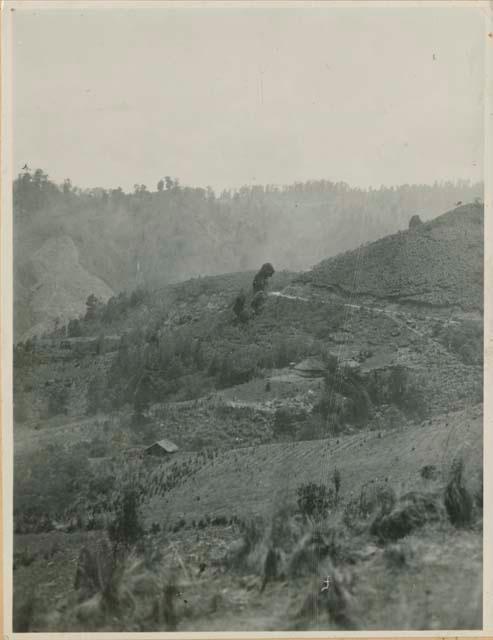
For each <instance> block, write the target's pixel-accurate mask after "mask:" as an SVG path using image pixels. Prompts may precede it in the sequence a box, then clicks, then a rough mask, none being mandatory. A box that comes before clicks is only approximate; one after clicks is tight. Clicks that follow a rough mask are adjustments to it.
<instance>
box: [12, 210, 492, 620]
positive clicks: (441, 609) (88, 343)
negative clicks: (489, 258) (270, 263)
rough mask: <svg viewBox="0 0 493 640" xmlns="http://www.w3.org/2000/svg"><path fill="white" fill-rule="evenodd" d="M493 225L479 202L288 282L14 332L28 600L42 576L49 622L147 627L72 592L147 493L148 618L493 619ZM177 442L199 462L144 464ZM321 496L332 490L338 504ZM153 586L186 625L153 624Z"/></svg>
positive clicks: (129, 303)
mask: <svg viewBox="0 0 493 640" xmlns="http://www.w3.org/2000/svg"><path fill="white" fill-rule="evenodd" d="M482 229H483V227H482V208H481V207H478V206H476V205H470V206H465V207H460V208H457V209H455V210H453V211H450V212H448V213H446V214H444V215H442V216H439V217H438V218H435V219H434V220H431V221H429V222H427V223H424V224H423V225H422V226H419V227H417V228H416V229H413V230H412V231H411V230H409V231H402V232H400V233H398V234H395V235H391V236H387V237H385V238H382V239H381V240H378V241H376V242H374V243H370V244H368V245H366V246H365V247H362V248H361V249H360V250H358V251H353V252H348V253H345V254H341V255H339V256H337V257H336V258H333V259H329V260H327V261H324V262H323V263H321V264H320V265H318V266H317V267H315V268H314V269H313V270H312V271H309V272H305V273H301V274H300V273H292V272H287V271H284V272H283V271H277V272H276V273H275V274H274V275H273V276H272V278H270V280H269V281H268V285H267V290H266V291H265V292H264V294H263V295H261V296H260V297H258V296H254V294H253V291H252V282H253V280H254V275H255V272H254V271H252V272H239V273H231V274H226V275H221V276H214V277H203V278H202V277H201V278H195V279H192V280H189V281H186V282H183V283H179V284H175V285H169V284H164V285H163V286H160V287H159V288H156V289H153V288H150V287H147V288H145V287H140V288H138V289H136V290H135V291H133V292H132V293H131V294H127V293H125V292H124V293H120V294H118V295H113V296H112V297H110V298H109V299H108V301H107V302H106V303H98V304H96V305H95V306H94V308H93V309H92V313H91V314H86V315H85V316H84V317H83V318H80V319H79V321H78V322H75V323H74V322H72V323H71V324H70V327H61V328H60V327H59V328H58V329H57V330H56V331H53V332H51V334H50V335H49V336H45V337H44V338H42V339H38V340H34V341H27V342H24V343H19V344H18V345H16V348H15V350H14V359H15V367H14V418H15V430H14V441H15V464H14V485H15V498H14V521H15V531H16V533H15V544H16V556H15V558H16V560H15V562H16V565H15V566H16V568H15V571H16V572H17V573H16V576H17V582H16V584H17V592H16V595H15V598H14V599H15V601H16V602H19V603H22V602H23V599H24V598H26V597H28V596H29V593H30V592H31V589H32V588H34V589H35V591H36V604H35V606H34V609H33V611H34V613H33V614H32V615H33V619H32V621H31V628H32V629H34V630H47V629H49V630H60V631H62V630H63V631H67V630H73V631H77V630H79V629H80V628H81V625H82V626H83V623H82V622H81V621H83V620H88V619H90V620H92V622H91V624H93V627H94V630H100V631H101V630H106V631H111V630H113V631H115V630H120V629H121V628H122V627H123V628H125V627H124V625H125V624H128V620H127V619H125V615H126V614H123V613H122V614H121V615H122V616H123V618H111V617H108V615H107V614H106V613H105V609H104V607H103V605H102V604H101V602H102V601H101V598H102V597H104V596H102V595H101V592H98V590H97V589H96V592H95V591H94V590H93V591H92V592H91V593H93V594H94V593H95V595H94V597H93V598H90V599H88V600H87V601H85V600H84V601H83V602H82V603H81V599H82V600H83V599H84V596H83V594H81V593H80V592H78V591H76V590H74V586H73V585H74V574H75V572H76V568H77V566H78V563H79V560H78V552H79V550H80V548H81V545H82V544H85V545H89V546H90V547H91V552H90V553H94V554H96V553H97V548H98V545H99V544H100V543H101V544H102V542H101V540H103V539H104V538H106V537H108V536H110V537H111V536H112V535H115V533H114V532H115V526H116V524H115V523H118V521H119V520H118V519H119V518H120V517H123V516H122V515H121V514H122V513H123V512H122V509H123V508H124V507H123V506H122V505H124V504H125V500H127V498H128V496H133V498H132V500H135V504H136V514H137V515H135V518H136V519H138V524H139V527H141V529H139V532H140V533H139V540H138V544H137V550H136V551H135V553H136V554H137V555H139V554H140V555H139V557H141V558H142V563H141V564H138V565H135V563H133V562H134V556H129V557H128V558H126V559H124V560H122V562H123V563H124V564H123V565H122V566H121V571H122V572H123V573H121V574H119V575H120V578H118V580H121V581H123V582H121V583H120V584H121V585H123V586H121V591H119V592H118V593H129V592H131V593H132V597H133V598H134V601H135V602H141V601H140V600H139V599H141V598H144V600H145V602H144V603H143V604H142V609H141V608H140V606H141V605H140V604H139V605H138V612H139V613H135V612H134V613H132V616H134V617H135V616H137V617H138V620H139V621H138V623H135V621H134V619H133V618H132V624H134V623H135V624H136V628H137V627H138V629H139V630H148V631H156V630H163V629H167V630H180V631H186V630H191V629H198V628H200V629H202V630H203V629H210V630H224V629H228V628H229V629H231V628H235V629H246V630H251V627H249V626H248V625H249V624H250V623H251V620H252V615H253V614H255V615H256V616H258V620H257V623H256V624H258V628H259V629H260V628H263V629H277V630H278V629H279V628H287V629H289V630H297V629H301V628H309V629H312V630H317V629H333V630H343V629H346V630H347V629H351V630H354V629H358V628H369V627H370V628H375V629H377V628H389V629H390V628H396V627H397V626H402V627H403V628H407V629H413V628H414V629H415V628H425V629H443V628H445V627H447V626H450V627H451V628H452V627H453V628H468V629H472V628H479V627H480V624H481V597H480V596H481V566H482V564H481V553H482V552H481V549H482V529H481V527H482V499H483V494H482V446H483V444H482V443H483V437H482V433H483V431H482V427H483V425H482V417H483V407H482V401H483V364H482V357H483V355H482V354H483V343H482V292H481V291H480V284H479V283H480V282H481V281H482V259H481V255H482ZM42 255H43V254H42ZM358 255H359V256H360V259H359V258H358ZM361 256H363V257H362V258H361ZM41 264H42V260H41ZM257 266H259V265H257ZM41 271H42V270H41V268H39V269H38V272H41ZM351 273H353V275H354V274H356V275H357V277H356V278H355V282H353V280H352V278H351ZM240 291H243V293H244V297H243V298H242V296H241V295H239V293H240ZM239 301H240V302H239ZM163 438H166V439H169V440H172V441H173V442H174V443H176V444H177V446H178V451H177V452H175V453H173V454H168V455H164V457H154V456H151V455H145V453H144V451H145V449H146V447H148V446H149V445H151V444H152V443H154V442H155V441H157V440H161V439H163ZM55 461H56V462H55ZM26 469H29V473H26V472H25V470H26ZM336 469H337V472H338V474H339V476H338V478H339V479H338V481H337V482H336V479H335V478H336V473H335V471H336ZM310 483H311V484H310ZM454 483H455V484H454ZM451 486H452V488H453V490H452V489H450V487H451ZM307 487H308V489H307ZM454 487H455V488H454ZM305 490H306V491H308V493H310V492H312V493H313V492H315V493H316V492H317V491H321V492H322V493H323V492H325V493H324V495H325V496H326V504H325V503H324V502H323V501H322V502H321V503H320V504H321V505H322V506H321V507H320V509H321V511H320V513H319V512H318V511H315V512H314V511H306V510H304V509H305V508H308V507H307V506H306V504H305V503H304V502H303V501H302V500H301V497H302V496H303V495H304V494H303V491H305ZM300 491H301V493H300ZM449 494H451V495H452V496H453V497H452V498H450V499H449V498H447V496H448V495H449ZM457 495H459V498H457ZM454 496H455V498H454ZM311 499H312V500H313V504H319V502H320V501H319V502H317V501H315V498H314V497H313V496H312V498H311ZM454 500H455V502H454ZM451 501H452V507H451V506H450V504H451ZM461 501H462V502H461ZM307 504H311V503H310V502H309V501H308V503H307ZM324 504H325V506H324ZM303 505H304V506H303ZM322 507H323V508H322ZM310 508H311V507H310ZM317 509H318V507H317ZM457 514H459V515H457ZM117 531H118V530H117ZM60 547H62V549H60ZM269 550H270V551H272V552H274V555H275V557H276V558H277V560H276V563H277V565H276V566H277V569H276V572H275V574H276V575H275V576H274V577H273V578H272V580H269V583H268V585H267V587H266V589H265V592H264V591H262V581H263V578H265V577H268V576H267V568H266V567H267V564H266V563H267V557H268V553H269ZM452 555H453V558H454V561H453V563H452V562H451V557H452ZM95 561H96V560H95ZM127 561H128V562H130V567H129V569H128V570H129V572H130V573H129V574H127V573H126V571H127V569H126V568H125V567H126V565H125V562H127ZM50 563H52V564H50ZM132 563H133V564H132ZM136 567H140V568H136ZM142 567H145V569H142ZM55 569H56V571H55ZM141 569H142V571H144V574H143V575H141V574H140V573H138V572H139V571H140V570H141ZM269 571H270V569H269ZM132 572H134V573H132ZM135 572H137V574H135ZM324 575H330V576H332V577H333V578H334V580H335V585H334V588H335V591H333V592H331V594H330V595H329V596H327V597H328V598H329V600H327V601H326V600H324V599H321V597H320V596H318V595H317V594H318V592H319V587H318V583H319V581H320V579H321V576H324ZM121 576H126V577H121ZM459 578H460V580H459ZM155 581H158V583H159V588H158V587H156V586H152V588H151V587H149V589H150V591H146V590H145V589H144V591H145V594H144V592H143V591H142V589H141V586H142V585H143V584H144V583H145V584H146V585H156V584H157V583H156V582H155ZM431 581H433V590H432V591H430V584H431ZM211 583H213V584H214V585H217V593H216V592H215V591H214V589H212V590H211ZM177 585H178V586H179V592H178V595H176V593H175V592H176V589H177V588H178V587H177ZM416 585H418V586H417V591H418V592H419V595H418V596H417V598H416V597H415V596H414V595H413V598H414V599H413V602H415V603H416V606H415V607H413V608H412V610H411V609H409V608H407V609H406V611H407V617H406V618H405V619H403V617H402V603H403V602H408V600H409V598H410V597H411V595H412V594H415V590H416ZM451 585H453V586H451ZM264 586H265V585H264ZM171 588H173V589H175V591H173V593H175V595H174V596H173V595H169V594H170V593H171V591H170V589H171ZM146 589H147V587H146ZM155 589H157V591H155V592H156V593H158V592H159V593H163V589H168V591H167V592H166V593H168V596H169V598H171V601H172V602H173V603H174V604H173V605H172V607H174V608H173V612H174V613H173V616H174V617H173V616H171V617H170V614H169V611H168V613H166V614H162V616H161V617H158V618H157V619H156V617H153V615H154V614H152V615H151V614H150V613H149V611H153V612H156V611H158V610H159V611H161V609H159V607H161V606H162V604H159V605H157V604H156V602H157V601H156V602H155V601H154V600H153V599H152V598H154V596H152V595H151V591H152V593H154V591H153V590H155ZM183 593H184V594H186V595H185V596H183V598H182V597H181V595H182V594H183ZM465 593H467V594H470V595H471V598H470V602H469V603H468V605H467V606H466V607H460V606H459V604H460V602H462V601H463V600H464V594H465ZM444 594H446V595H444ZM168 596H167V597H168ZM118 597H119V596H118ZM147 598H149V600H147ZM52 603H55V604H54V605H53V604H52ZM98 603H99V604H98ZM166 606H168V605H166ZM170 606H171V605H170ZM50 607H52V609H51V610H50ZM156 607H157V609H156ZM47 610H48V611H49V613H48V614H47V613H46V611H47ZM87 611H89V612H90V613H89V614H88V613H87ZM314 611H318V612H319V614H318V613H317V615H315V613H314ZM459 611H460V613H458V612H459ZM145 612H147V613H145ZM247 614H248V615H247ZM156 615H157V614H156ZM160 615H161V614H160ZM84 616H85V617H84ZM87 616H89V617H87ZM139 616H142V617H139ZM127 628H128V627H127Z"/></svg>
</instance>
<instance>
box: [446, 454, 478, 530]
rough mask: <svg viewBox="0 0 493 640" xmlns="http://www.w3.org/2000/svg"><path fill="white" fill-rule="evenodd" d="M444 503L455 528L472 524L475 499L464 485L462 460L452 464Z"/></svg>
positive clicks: (459, 459)
mask: <svg viewBox="0 0 493 640" xmlns="http://www.w3.org/2000/svg"><path fill="white" fill-rule="evenodd" d="M443 502H444V504H445V509H446V510H447V514H448V517H449V520H450V522H451V523H452V524H453V525H454V526H456V527H464V526H467V525H468V524H470V523H471V521H472V515H473V498H472V495H471V493H470V492H469V490H468V488H467V487H466V485H465V483H464V462H463V460H462V458H458V459H456V460H454V462H453V463H452V468H451V472H450V478H449V481H448V483H447V486H446V487H445V495H444V499H443Z"/></svg>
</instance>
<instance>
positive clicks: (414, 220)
mask: <svg viewBox="0 0 493 640" xmlns="http://www.w3.org/2000/svg"><path fill="white" fill-rule="evenodd" d="M422 224H423V221H422V220H421V218H420V217H419V215H418V214H417V213H415V214H414V215H413V216H412V217H411V219H410V220H409V228H410V229H416V227H419V226H421V225H422Z"/></svg>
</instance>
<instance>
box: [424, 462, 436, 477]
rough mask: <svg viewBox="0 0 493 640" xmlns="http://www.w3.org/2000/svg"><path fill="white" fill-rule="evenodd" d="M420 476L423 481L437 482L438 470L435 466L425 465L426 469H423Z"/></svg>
mask: <svg viewBox="0 0 493 640" xmlns="http://www.w3.org/2000/svg"><path fill="white" fill-rule="evenodd" d="M420 475H421V477H422V478H423V480H436V479H437V477H438V469H437V467H436V465H434V464H425V465H424V467H421V471H420Z"/></svg>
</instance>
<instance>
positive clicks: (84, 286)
mask: <svg viewBox="0 0 493 640" xmlns="http://www.w3.org/2000/svg"><path fill="white" fill-rule="evenodd" d="M23 274H24V278H23V279H22V280H21V282H20V283H19V285H17V281H16V289H15V316H14V317H15V320H14V332H15V339H16V340H19V339H22V340H26V339H27V338H29V337H32V336H34V335H41V334H42V333H45V332H47V331H50V330H52V329H53V328H54V325H55V322H56V321H57V320H58V322H59V323H60V324H61V325H63V324H66V323H67V322H68V321H69V320H70V319H71V318H76V317H78V316H79V315H80V314H82V313H83V312H84V310H85V302H86V300H87V297H88V296H89V295H90V294H94V295H95V296H96V297H98V298H100V299H101V300H103V301H106V300H108V299H109V298H110V297H111V296H112V295H113V292H112V290H111V289H110V287H109V286H108V285H107V284H105V283H104V282H103V281H102V280H101V279H100V278H98V277H96V276H94V275H92V274H90V273H89V272H88V271H86V270H85V269H84V268H83V267H82V266H81V264H80V262H79V252H78V250H77V247H76V246H75V244H74V242H73V240H72V239H71V238H70V237H68V236H61V237H56V238H51V239H49V240H47V241H46V242H45V243H44V244H43V245H42V247H41V248H40V249H38V250H37V251H36V252H35V253H34V254H33V255H32V256H31V257H30V258H29V259H28V260H26V261H25V262H24V263H23Z"/></svg>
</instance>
